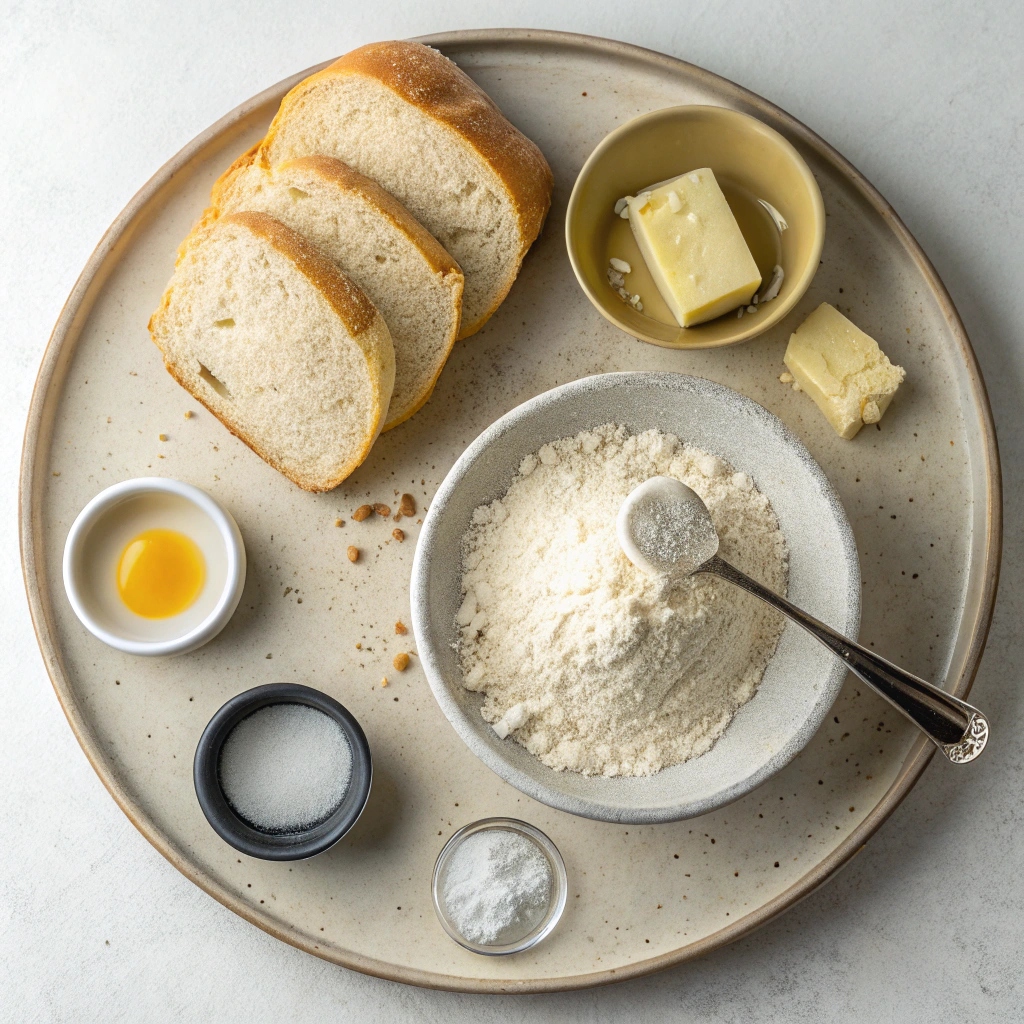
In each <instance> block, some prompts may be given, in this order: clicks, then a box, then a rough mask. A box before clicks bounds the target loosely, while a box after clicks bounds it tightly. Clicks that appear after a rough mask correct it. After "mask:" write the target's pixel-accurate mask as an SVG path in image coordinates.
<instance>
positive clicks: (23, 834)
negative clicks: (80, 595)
mask: <svg viewBox="0 0 1024 1024" xmlns="http://www.w3.org/2000/svg"><path fill="white" fill-rule="evenodd" d="M493 26H521V27H536V28H553V29H565V30H571V31H577V32H586V33H590V34H593V35H601V36H609V37H615V38H620V39H624V40H627V41H629V42H634V43H639V44H641V45H643V46H648V47H650V48H652V49H658V50H663V51H665V52H667V53H671V54H674V55H676V56H679V57H683V58H685V59H686V60H689V61H692V62H694V63H696V64H700V65H702V66H704V67H706V68H709V69H710V70H712V71H716V72H718V73H719V74H721V75H724V76H725V77H727V78H731V79H733V80H734V81H736V82H739V83H740V84H742V85H744V86H747V87H748V88H750V89H753V90H754V91H755V92H758V93H760V94H761V95H763V96H766V97H768V98H769V99H771V100H773V101H774V102H776V103H778V104H779V105H781V106H782V107H784V108H785V109H786V110H788V111H790V112H791V113H792V114H794V115H795V116H796V117H798V118H799V119H800V120H802V121H804V122H805V123H806V124H808V125H810V127H811V128H813V129H814V130H816V131H817V132H819V133H820V134H821V135H823V136H824V137H825V138H826V139H827V140H828V141H830V142H831V143H833V144H834V145H835V146H836V147H837V148H838V149H839V150H840V151H841V152H842V153H843V154H844V155H845V156H847V157H848V158H849V159H851V160H852V161H853V163H854V164H855V165H856V166H857V167H859V168H860V169H861V170H862V171H863V172H865V173H866V175H867V176H868V178H869V179H871V180H872V181H873V182H874V183H875V184H876V185H877V186H878V187H879V189H880V190H881V192H882V193H883V195H885V196H886V198H887V199H889V201H890V202H892V203H893V205H894V206H895V207H896V209H897V211H898V212H899V213H900V214H901V215H902V217H903V218H904V220H905V221H906V222H907V223H908V224H909V226H910V229H911V231H913V232H914V233H915V234H916V236H917V237H918V239H919V240H920V241H921V243H922V244H923V246H924V248H925V250H926V252H927V253H928V254H929V255H930V256H931V258H932V260H933V261H934V262H935V264H936V265H937V267H938V270H939V273H940V274H941V275H942V277H943V279H944V280H945V282H946V284H947V286H948V287H949V289H950V291H951V292H952V294H953V298H954V300H955V301H956V303H957V305H958V307H959V309H960V312H961V314H962V316H963V318H964V320H965V322H966V324H967V328H968V331H969V332H970V335H971V337H972V339H973V342H974V346H975V348H976V350H977V352H978V355H979V357H980V360H981V364H982V367H983V369H984V373H985V377H986V380H987V382H988V387H989V392H990V394H991V397H992V402H993V405H994V408H995V416H996V421H997V425H998V429H999V438H1000V445H1001V449H1002V460H1003V472H1004V478H1005V488H1006V490H1005V493H1006V512H1007V515H1006V538H1005V555H1004V560H1003V577H1002V586H1001V591H1000V598H999V604H998V607H997V612H996V618H995V623H994V626H993V630H992V635H991V638H990V641H989V646H988V652H987V654H986V656H985V660H984V662H983V664H982V668H981V672H980V674H979V677H978V681H977V684H976V687H975V690H974V699H975V700H976V702H977V703H978V704H979V705H980V706H982V707H983V708H985V710H986V711H988V713H989V715H990V718H991V721H992V725H993V732H994V738H993V740H992V742H991V743H990V745H989V749H988V750H987V751H986V753H985V756H984V757H983V758H982V760H981V761H979V762H978V763H977V764H976V765H973V766H971V767H969V768H963V769H955V768H952V767H950V766H948V765H945V764H939V763H938V760H936V761H934V762H933V764H932V766H931V768H930V769H929V770H928V772H927V773H926V775H925V778H924V779H923V781H922V782H921V783H920V784H919V785H918V787H917V788H916V789H915V790H914V791H913V792H912V793H911V795H910V797H909V798H908V799H907V801H906V802H905V804H904V805H903V806H902V807H901V808H900V809H899V810H898V811H897V812H896V813H895V815H894V816H893V817H892V819H891V820H890V821H889V822H888V823H887V824H886V826H885V827H884V828H883V829H882V831H881V832H880V833H879V834H878V835H877V836H876V837H875V838H874V839H873V840H872V841H871V842H870V844H869V845H868V847H867V848H866V849H865V850H864V851H863V852H862V853H861V854H860V856H859V857H857V858H856V859H855V860H854V861H853V863H852V864H851V865H850V866H849V867H848V868H847V869H846V870H845V872H843V873H842V874H841V875H840V876H839V877H838V878H837V879H835V880H834V881H832V882H831V883H830V884H829V885H828V886H826V887H825V888H824V889H823V890H821V891H819V892H817V893H816V894H814V895H813V896H811V897H810V898H809V899H807V900H806V901H805V902H804V903H803V904H801V905H800V906H798V907H797V908H796V909H794V910H792V911H790V912H789V913H788V914H786V915H785V916H783V917H782V918H780V919H778V920H777V921H775V922H774V923H772V924H770V925H769V926H768V927H766V928H764V929H762V930H761V931H760V932H758V933H757V934H755V935H754V936H752V937H750V938H748V939H746V940H745V941H742V942H739V943H737V944H736V945H734V946H732V947H729V948H727V949H725V950H722V951H720V952H718V953H716V954H714V955H712V956H710V957H708V958H706V959H704V960H702V961H699V962H697V963H694V964H691V965H688V966H685V967H682V968H679V969H675V970H672V971H669V972H667V973H664V974H661V975H657V976H655V977H652V978H649V979H645V980H641V981H637V982H632V983H629V984H625V985H619V986H617V987H611V988H606V989H600V990H596V991H591V992H584V993H573V994H566V995H562V996H531V997H493V996H491V997H483V996H462V995H451V994H447V993H441V992H427V991H420V990H417V989H411V988H405V987H402V986H400V985H396V984H392V983H389V982H381V981H377V980H376V979H373V978H366V977H363V976H361V975H358V974H354V973H350V972H348V971H345V970H343V969H341V968H337V967H334V966H331V965H328V964H325V963H322V962H321V961H319V960H316V959H314V958H312V957H310V956H307V955H306V954H304V953H300V952H298V951H296V950H294V949H292V948H290V947H288V946H285V945H283V944H281V943H279V942H277V941H276V940H274V939H272V938H270V937H269V936H267V935H265V934H264V933H262V932H261V931H259V930H257V929H256V928H254V927H252V926H250V925H248V924H246V923H245V922H244V921H242V920H241V919H239V918H236V917H234V916H233V915H232V914H230V913H229V912H228V911H227V910H225V909H224V908H222V907H221V906H220V905H219V904H217V903H215V902H214V901H213V900H212V899H210V898H209V897H208V896H206V895H205V894H204V893H202V892H201V891H200V890H199V889H197V888H195V887H193V886H192V885H191V883H189V882H187V881H186V880H185V879H184V878H183V877H181V876H180V875H179V874H178V873H177V872H176V871H175V870H174V869H173V868H172V867H171V866H170V865H169V864H167V863H166V862H165V861H164V860H163V858H161V857H160V855H159V854H157V853H156V851H155V850H153V849H152V848H151V847H150V846H149V845H148V844H147V843H146V841H145V840H144V839H143V838H142V837H141V835H139V834H138V833H137V832H136V831H135V829H134V828H133V827H132V826H131V825H130V824H129V822H128V821H127V819H126V818H124V817H123V816H122V814H121V813H120V811H119V810H118V809H117V807H116V806H115V805H114V803H113V801H112V800H111V799H110V798H109V797H108V796H107V793H106V791H105V790H104V789H103V787H102V785H101V784H100V782H99V780H98V779H97V778H96V776H95V775H94V774H93V772H92V770H91V768H90V767H89V765H88V764H87V762H86V760H85V757H84V756H83V754H82V753H81V751H80V750H79V748H78V746H77V744H76V743H75V740H74V738H73V737H72V735H71V730H70V729H69V727H68V725H67V723H66V722H65V720H64V717H63V715H62V714H61V712H60V708H59V707H58V704H57V701H56V698H55V697H54V694H53V691H52V689H51V687H50V684H49V682H48V680H47V677H46V674H45V672H44V670H43V666H42V662H41V659H40V657H39V654H38V651H37V648H36V644H35V639H34V637H33V633H32V628H31V625H30V622H29V617H28V612H27V609H26V604H25V599H24V593H23V587H22V583H21V571H20V563H19V556H18V546H17V533H16V503H15V495H16V486H17V469H18V458H19V453H20V446H21V432H22V428H23V424H24V419H25V412H26V409H27V405H28V400H29V395H30V392H31V388H32V383H33V380H34V378H35V372H36V367H37V365H38V362H39V359H40V357H41V355H42V351H43V347H44V345H45V344H46V339H47V337H48V335H49V332H50V329H51V327H52V325H53V323H54V321H55V319H56V317H57V314H58V312H59V310H60V307H61V305H62V303H63V302H64V299H65V297H66V296H67V294H68V292H69V290H70V289H71V286H72V284H73V283H74V281H75V278H76V277H77V275H78V272H79V270H80V269H81V267H82V265H83V263H84V262H85V260H86V258H87V257H88V255H89V253H90V252H91V251H92V249H93V247H94V246H95V244H96V243H97V241H98V240H99V238H100V236H101V234H102V233H103V231H104V230H105V229H106V227H107V226H108V224H109V223H110V221H111V220H112V219H113V218H114V216H115V215H116V214H117V213H118V212H119V211H120V209H121V208H122V207H123V206H124V205H125V203H127V201H128V200H129V199H130V198H131V196H132V195H133V193H134V192H135V191H136V189H138V188H139V187H140V186H141V185H142V184H143V182H144V181H145V180H146V179H147V178H148V177H149V176H150V175H151V174H152V173H153V172H154V171H156V170H157V169H158V168H159V167H160V165H161V164H163V163H164V161H166V160H167V159H168V158H169V157H171V156H172V155H173V154H174V153H175V152H176V151H177V150H178V149H179V148H180V147H181V146H183V145H184V144H185V143H186V142H188V141H189V140H190V139H191V138H192V137H193V136H194V135H196V134H197V133H198V132H200V131H201V130H202V129H204V128H206V127H207V125H209V124H210V123H211V122H212V121H214V120H216V119H217V118H219V117H220V116H221V115H222V114H224V113H225V112H227V111H228V110H230V109H231V108H232V107H234V106H235V105H237V104H238V103H240V102H242V101H243V100H245V99H246V98H248V97H249V96H250V95H252V94H253V93H255V92H258V91H259V90H261V89H263V88H265V87H267V86H269V85H271V84H272V83H274V82H276V81H278V80H279V79H281V78H284V77H285V76H287V75H290V74H292V73H293V72H295V71H298V70H301V69H302V68H305V67H307V66H309V65H311V64H314V63H317V62H319V61H321V60H325V59H327V58H329V57H333V56H336V55H338V54H340V53H343V52H345V51H346V50H348V49H351V48H352V47H354V46H357V45H359V44H361V43H364V42H369V41H371V40H374V39H382V38H389V37H395V36H410V35H417V34H422V33H428V32H436V31H442V30H448V29H456V28H481V27H493ZM1022 174H1024V4H1022V3H1021V2H1020V0H1002V2H997V3H986V2H984V0H961V2H956V0H929V2H922V0H860V2H857V3H842V4H841V3H838V2H836V0H817V2H815V0H775V2H766V3H757V2H756V0H720V2H715V0H690V2H687V0H683V2H680V0H649V2H648V3H647V4H646V5H644V6H642V7H641V6H640V5H630V4H625V3H622V2H619V3H611V2H608V0H586V2H571V3H570V2H562V3H552V2H551V0H547V2H539V0H533V2H528V0H506V2H504V3H502V4H500V5H499V4H492V5H483V4H478V3H477V4H474V3H472V2H466V0H448V2H447V3H446V4H427V3H424V2H419V3H417V2H409V0H403V2H395V0H376V2H368V0H362V2H359V3H356V2H352V0H319V2H318V0H249V2H247V3H241V2H236V3H234V4H231V3H228V2H224V0H173V2H167V0H165V2H161V3H153V2H149V0H91V2H87V3H86V2H77V3H76V2H69V0H63V2H61V0H56V2H55V0H35V2H13V3H12V2H11V0H3V2H0V396H2V402H3V417H2V420H0V422H2V424H3V427H2V429H3V437H2V441H0V503H2V516H0V537H2V541H3V543H2V547H0V573H2V582H3V585H2V588H0V637H2V648H0V1019H2V1020H3V1021H74V1022H85V1021H103V1022H113V1021H122V1020H123V1021H133V1022H134V1021H192V1020H211V1021H217V1022H218V1024H222V1022H231V1021H236V1020H237V1021H247V1022H249V1021H307V1020H317V1019H326V1020H331V1021H334V1020H338V1021H368V1022H377V1021H380V1022H385V1021H396V1020H402V1021H404V1020H422V1021H445V1022H449V1021H451V1022H459V1021H463V1020H465V1021H470V1020H472V1021H474V1022H479V1024H487V1022H491V1021H501V1022H503V1024H504V1022H509V1024H511V1022H518V1021H545V1022H549V1021H550V1022H563V1021H564V1022H570V1021H571V1022H575V1021H588V1022H589V1021H596V1022H608V1021H619V1020H623V1021H625V1020H630V1021H634V1020H635V1021H644V1022H647V1021H652V1022H658V1021H674V1022H675V1021H722V1022H727V1021H744V1022H745V1021H751V1020H768V1021H778V1022H787V1024H788V1022H803V1021H807V1022H814V1024H823V1022H830V1021H843V1022H852V1021H866V1022H883V1021H900V1022H902V1021H927V1022H932V1021H939V1020H957V1021H964V1022H971V1024H973V1022H975V1021H1018V1020H1022V1019H1024V971H1022V967H1024V953H1022V950H1024V838H1022V836H1021V834H1020V832H1021V829H1022V827H1024V785H1022V783H1024V779H1022V765H1024V742H1022V731H1024V714H1022V704H1024V698H1022V688H1021V676H1022V665H1024V629H1022V624H1021V610H1022V603H1024V579H1022V574H1024V550H1022V539H1024V534H1022V528H1021V518H1022V517H1021V506H1022V498H1024V466H1022V461H1021V460H1022V455H1024V451H1022V448H1024V398H1022V394H1024V187H1022Z"/></svg>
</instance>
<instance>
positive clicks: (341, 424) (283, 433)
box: [149, 212, 395, 491]
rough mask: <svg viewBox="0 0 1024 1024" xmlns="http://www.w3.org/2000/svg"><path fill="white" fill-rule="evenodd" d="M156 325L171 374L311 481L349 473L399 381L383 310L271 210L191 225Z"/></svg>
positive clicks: (331, 480) (241, 433)
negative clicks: (378, 310) (375, 305)
mask: <svg viewBox="0 0 1024 1024" xmlns="http://www.w3.org/2000/svg"><path fill="white" fill-rule="evenodd" d="M149 329H150V332H151V333H152V335H153V340H154V341H155V342H156V344H157V346H158V347H159V348H160V350H161V352H163V356H164V365H165V366H166V367H167V370H168V371H169V372H170V374H171V376H172V377H174V379H175V380H177V381H178V383H179V384H181V385H182V386H183V387H184V388H186V389H187V390H188V391H190V392H191V393H192V394H193V395H194V396H195V397H196V398H197V399H198V400H199V401H200V402H202V403H203V405H205V406H206V407H207V408H208V409H209V410H210V412H212V413H213V414H214V415H215V416H216V417H217V418H218V419H219V420H221V422H222V423H224V425H225V426H226V427H227V428H228V429H229V430H230V431H231V432H232V433H233V434H235V435H236V436H237V437H239V438H241V439H242V440H243V441H244V442H245V443H246V444H247V445H249V447H250V448H252V450H253V451H254V452H256V454H257V455H259V456H260V457H261V458H263V459H265V460H266V461H267V462H269V463H270V465H271V466H273V467H274V468H275V469H277V470H280V472H282V473H283V474H284V475H285V476H287V477H288V478H289V479H290V480H293V481H294V482H295V483H296V484H298V485H299V486H300V487H303V488H305V489H306V490H308V491H326V490H330V489H331V488H332V487H336V486H337V485H338V484H339V483H341V481H342V480H344V479H345V477H347V476H348V475H349V474H350V473H351V472H352V471H353V470H354V469H355V468H356V467H357V466H358V465H359V464H360V463H361V462H362V461H363V459H364V458H365V457H366V454H367V453H368V452H369V450H370V446H371V445H372V444H373V442H374V440H375V439H376V437H377V435H378V434H379V432H380V428H381V424H382V423H383V422H384V414H385V411H386V410H387V407H388V402H389V401H390V398H391V390H392V387H393V384H394V379H395V356H394V349H393V347H392V344H391V338H390V335H389V334H388V328H387V325H386V324H385V322H384V318H383V317H382V316H381V315H380V313H378V312H377V310H376V309H375V308H374V306H373V303H372V302H370V300H369V299H368V298H367V297H366V295H364V294H363V292H362V291H361V290H360V289H359V288H358V286H356V285H355V284H354V283H353V282H352V281H350V280H349V279H348V278H347V277H345V275H344V274H342V272H341V271H340V270H339V269H338V268H337V266H336V265H335V264H334V263H333V262H332V261H331V260H329V259H328V258H327V257H326V256H324V255H323V254H322V253H321V252H320V251H319V250H318V249H316V248H315V247H314V246H313V245H312V244H311V243H310V242H308V241H307V240H306V239H305V238H303V237H302V236H301V235H299V234H298V233H297V232H295V231H292V230H291V229H290V228H288V227H285V225H283V224H281V223H279V222H278V221H276V220H274V219H273V218H272V217H269V216H267V215H266V214H264V213H251V212H245V213H234V214H229V215H227V216H225V217H221V218H219V219H218V220H216V222H215V223H213V224H212V225H208V226H205V227H204V226H200V228H198V229H197V231H196V232H194V233H193V235H192V236H191V241H190V242H189V243H188V244H186V245H184V246H183V247H182V250H181V255H180V256H179V259H178V263H177V266H176V267H175V270H174V276H173V277H172V278H171V282H170V284H169V285H168V287H167V291H166V292H165V293H164V296H163V300H162V302H161V303H160V307H159V309H157V311H156V312H155V313H154V314H153V316H152V318H151V320H150V323H149Z"/></svg>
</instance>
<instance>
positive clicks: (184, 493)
mask: <svg viewBox="0 0 1024 1024" xmlns="http://www.w3.org/2000/svg"><path fill="white" fill-rule="evenodd" d="M160 494H167V495H173V496H174V497H175V498H177V499H184V501H186V502H188V503H189V504H191V505H192V506H193V507H194V509H196V510H198V511H199V512H201V513H202V514H203V515H204V516H205V517H206V518H207V519H208V520H209V521H210V522H211V523H212V524H213V526H214V528H215V530H216V534H217V536H218V537H219V539H220V542H221V543H222V544H223V545H224V556H225V560H226V574H225V578H224V583H223V587H222V588H221V591H220V594H219V595H218V596H217V599H216V602H215V604H214V606H213V608H212V609H211V610H210V612H209V613H208V614H207V615H206V616H205V617H204V618H203V619H202V620H201V621H200V622H199V623H198V624H193V625H191V626H190V628H188V629H187V630H186V631H185V632H183V633H182V634H181V635H180V636H172V637H170V638H168V637H162V638H160V639H154V640H144V639H138V638H135V637H130V636H125V635H123V634H121V633H119V632H118V631H117V629H116V628H115V627H114V626H113V625H112V624H111V623H110V622H109V621H105V618H104V616H103V615H102V614H98V613H97V609H96V607H95V606H94V604H95V603H94V602H91V601H90V600H89V594H88V590H87V588H86V586H85V579H84V578H83V575H84V571H85V562H84V558H83V555H84V550H85V546H86V545H87V544H88V542H89V537H90V534H91V533H92V531H93V529H94V527H96V526H97V525H98V524H100V523H101V521H103V520H104V518H105V517H107V516H109V515H110V514H111V513H112V512H113V510H114V509H115V508H116V507H117V506H118V505H121V504H122V503H124V502H126V501H129V500H131V499H133V498H138V497H140V496H143V495H160ZM244 585H245V545H244V544H243V543H242V535H241V533H240V532H239V530H238V526H237V524H236V523H235V520H234V519H233V518H232V517H231V513H230V512H228V511H227V509H225V508H224V507H223V506H222V505H221V504H220V503H219V502H218V501H216V500H215V499H214V498H212V497H210V495H209V494H207V493H206V492H205V491H202V490H200V489H199V488H198V487H193V486H192V485H191V484H186V483H183V482H182V481H180V480H171V479H163V478H160V477H139V478H137V479H135V480H125V481H122V482H121V483H119V484H114V485H113V486H112V487H108V488H107V489H106V490H104V491H100V493H99V494H97V495H96V497H95V498H93V499H92V500H91V501H90V502H89V503H88V504H87V505H86V506H85V508H83V509H82V511H81V512H80V513H79V514H78V518H76V519H75V521H74V523H73V524H72V527H71V531H70V533H68V539H67V541H66V542H65V544H64V589H65V590H66V591H67V595H68V601H69V602H70V603H71V607H72V608H73V609H74V612H75V614H76V615H77V616H78V618H79V619H80V620H81V623H82V625H83V626H85V628H86V629H88V630H89V632H90V633H92V634H93V636H95V637H97V639H99V640H102V641H103V642H104V643H105V644H108V645H109V646H110V647H114V648H116V649H117V650H119V651H124V652H125V653H127V654H139V655H147V656H157V655H171V654H186V653H188V652H189V651H194V650H195V649H196V648H197V647H201V646H202V645H203V644H205V643H206V642H207V641H209V640H212V639H213V638H214V637H215V636H216V635H217V634H218V633H219V632H220V631H221V630H222V629H223V628H224V627H225V626H226V625H227V623H228V620H229V619H230V618H231V616H232V615H233V614H234V611H235V608H237V607H238V602H239V599H240V598H241V596H242V588H243V587H244Z"/></svg>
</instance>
